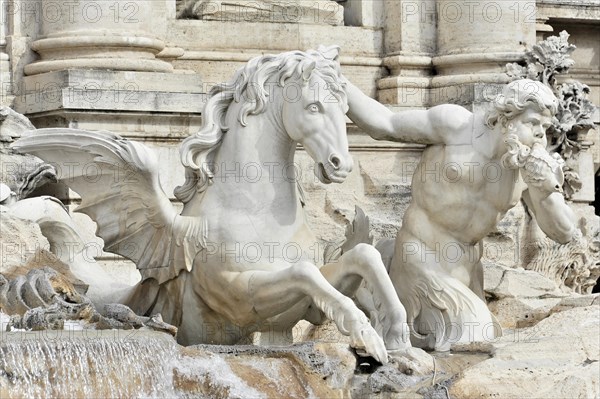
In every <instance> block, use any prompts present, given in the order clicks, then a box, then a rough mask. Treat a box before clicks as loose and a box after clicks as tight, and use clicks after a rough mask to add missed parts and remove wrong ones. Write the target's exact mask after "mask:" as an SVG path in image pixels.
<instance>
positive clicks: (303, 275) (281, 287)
mask: <svg viewBox="0 0 600 399" xmlns="http://www.w3.org/2000/svg"><path fill="white" fill-rule="evenodd" d="M247 273H251V276H250V277H249V293H250V298H251V300H252V304H253V308H254V311H255V312H256V313H257V314H258V315H259V316H260V317H261V318H264V319H267V318H271V317H275V316H278V315H280V314H281V313H284V312H286V311H287V310H289V309H290V308H291V307H292V306H294V305H295V304H296V303H297V302H298V301H301V300H302V299H303V298H305V297H309V298H311V300H312V302H313V303H314V305H315V306H316V307H317V308H318V309H319V310H321V311H322V312H323V313H324V314H325V315H326V316H327V318H329V319H331V320H333V322H334V323H335V324H336V326H337V327H338V329H339V331H340V332H341V333H342V334H344V335H349V336H350V342H351V346H352V347H354V348H356V349H362V350H364V351H365V352H367V353H368V354H369V355H371V356H373V357H374V358H375V359H376V360H378V361H380V362H382V363H385V362H387V352H386V348H385V344H384V342H383V340H382V339H381V337H379V335H378V334H377V332H376V331H375V330H374V329H373V327H372V326H371V323H370V322H369V319H368V318H367V317H366V316H365V314H364V313H363V312H362V311H361V310H360V309H358V308H357V307H356V305H355V304H354V302H353V301H352V299H350V298H348V297H347V296H345V295H343V294H342V293H341V292H339V291H338V290H336V289H335V288H334V287H333V286H332V285H331V284H330V283H329V282H328V281H327V280H326V279H325V277H324V276H323V275H322V274H321V272H320V271H319V269H318V268H317V267H316V266H315V265H313V264H311V263H308V262H301V263H298V264H296V265H293V266H291V267H289V268H287V269H283V270H279V271H276V272H266V271H251V272H247Z"/></svg>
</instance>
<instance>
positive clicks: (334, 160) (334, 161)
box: [329, 155, 342, 170]
mask: <svg viewBox="0 0 600 399" xmlns="http://www.w3.org/2000/svg"><path fill="white" fill-rule="evenodd" d="M329 163H330V164H331V166H333V168H334V169H336V170H337V169H339V168H340V166H341V165H342V161H340V159H339V158H338V157H337V156H335V155H332V156H330V157H329Z"/></svg>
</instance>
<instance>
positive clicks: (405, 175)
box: [0, 0, 600, 270]
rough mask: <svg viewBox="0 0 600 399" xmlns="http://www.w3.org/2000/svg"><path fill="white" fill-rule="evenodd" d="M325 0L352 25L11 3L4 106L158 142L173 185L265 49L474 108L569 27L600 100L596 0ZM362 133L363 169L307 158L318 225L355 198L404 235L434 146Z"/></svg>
mask: <svg viewBox="0 0 600 399" xmlns="http://www.w3.org/2000/svg"><path fill="white" fill-rule="evenodd" d="M150 3H152V4H151V5H150ZM221 3H223V2H221ZM325 3H330V4H325ZM103 4H104V3H103ZM315 4H318V5H317V8H319V7H331V5H335V6H336V7H341V8H336V14H335V15H337V16H338V17H337V18H338V19H337V21H338V25H337V26H332V24H328V23H327V22H326V21H323V20H321V19H322V18H325V17H326V16H327V15H328V14H327V13H326V12H323V13H319V12H316V13H315V14H314V15H316V16H317V17H316V20H313V21H310V20H306V19H304V20H302V21H295V20H292V21H281V20H277V21H265V20H263V21H260V20H259V21H256V20H253V21H248V20H245V19H244V18H238V19H237V20H235V19H234V20H230V19H227V18H205V19H204V20H197V19H181V18H177V17H176V12H177V10H176V7H177V2H176V1H175V0H159V1H152V2H147V1H139V2H138V1H135V2H131V1H115V2H111V4H108V3H107V4H104V5H101V4H99V5H96V4H95V3H94V2H92V1H83V2H81V3H80V4H79V5H78V6H76V7H75V6H68V5H66V6H65V5H62V4H58V3H56V2H52V1H49V0H36V1H31V2H18V1H16V0H8V1H2V2H0V5H2V7H3V9H2V10H3V12H4V14H3V18H5V19H6V21H7V22H8V23H6V24H2V29H3V30H2V31H0V73H1V76H2V90H3V91H2V102H3V103H4V104H10V105H11V106H12V107H13V108H15V109H16V110H18V111H20V112H22V113H24V114H26V115H27V116H28V117H29V118H30V119H31V120H32V122H33V123H34V124H35V125H36V126H37V127H53V126H69V127H79V128H85V129H108V130H112V131H115V132H116V133H118V134H121V135H123V136H125V137H128V138H134V139H136V140H141V141H144V142H145V143H146V144H148V145H150V146H152V147H155V148H157V150H158V151H159V154H160V159H161V161H162V162H163V165H164V168H163V171H164V174H163V183H164V185H165V189H166V191H167V192H168V193H172V189H173V188H174V187H175V186H177V185H179V184H181V182H182V181H183V173H182V169H181V167H180V163H179V161H178V155H177V150H176V149H177V146H178V143H179V142H180V140H181V139H183V138H184V137H187V136H188V135H190V134H191V133H193V132H195V131H196V130H197V129H198V127H199V125H200V121H201V115H200V114H201V110H202V106H203V102H204V101H205V99H206V95H205V94H206V93H207V92H208V90H209V89H210V87H211V86H212V85H213V84H214V83H217V82H221V81H224V80H227V79H229V78H230V77H231V75H232V73H233V72H234V71H235V70H236V69H237V68H239V67H240V66H242V65H243V64H244V63H245V62H246V61H248V60H249V59H250V58H252V57H254V56H256V55H260V54H263V53H278V52H282V51H287V50H293V49H308V48H316V47H317V46H318V45H320V44H325V45H327V44H338V45H340V46H341V48H342V53H341V64H342V69H343V71H344V73H345V75H346V76H347V77H348V79H350V80H351V81H352V82H353V83H355V84H356V85H357V86H358V87H359V88H361V89H362V90H363V91H365V92H366V93H368V94H369V95H371V96H373V97H377V98H378V99H379V100H380V101H381V102H384V103H388V104H389V106H390V107H391V108H393V109H406V108H424V107H428V106H431V105H434V104H438V103H443V102H455V103H459V104H462V105H464V106H466V107H468V108H473V107H477V106H479V105H480V104H482V105H485V101H486V100H489V99H490V96H493V94H494V93H496V92H497V91H496V89H495V88H496V87H497V84H502V83H504V82H505V81H506V80H507V77H506V75H504V69H503V68H504V66H505V64H506V63H508V62H512V61H518V60H519V59H520V58H521V57H522V54H523V51H524V50H525V48H526V47H527V46H531V45H532V44H534V43H535V41H536V40H537V39H542V38H544V37H545V36H548V35H550V34H557V33H558V32H559V31H560V30H562V29H566V30H568V31H569V32H570V33H571V42H572V43H574V44H575V45H577V46H578V50H577V51H576V52H575V53H574V54H573V58H574V59H575V61H576V66H575V67H574V68H573V71H572V72H573V75H572V77H573V78H575V79H579V80H581V81H582V82H583V83H585V84H587V85H589V86H590V87H591V90H592V92H591V95H590V97H591V100H592V101H593V102H594V103H596V104H600V98H598V96H599V95H600V91H599V89H598V88H599V87H600V85H599V80H598V76H600V74H599V73H598V72H599V71H600V67H599V65H600V61H599V59H598V54H600V51H599V50H598V42H597V40H595V38H596V37H597V34H598V29H599V28H598V26H599V25H598V20H600V5H599V4H597V3H596V2H589V3H586V4H583V5H581V4H578V3H575V2H567V3H565V2H558V1H552V0H540V1H538V2H537V10H536V8H535V7H533V6H534V4H533V3H532V2H529V1H520V0H519V1H516V2H492V1H483V2H477V4H473V2H468V1H445V0H438V1H434V0H415V1H402V2H400V1H397V0H385V1H371V0H348V1H345V2H339V3H336V2H324V1H320V2H315ZM57 7H58V8H57ZM111 7H112V8H111ZM328 9H329V8H328ZM319 10H320V11H324V10H325V11H326V9H319ZM341 10H343V12H341ZM342 14H343V20H344V25H341V17H340V15H342ZM215 19H216V20H215ZM225 19H227V20H225ZM299 22H302V23H299ZM119 37H120V38H127V40H125V39H123V40H121V39H118V38H119ZM111 40H112V41H111ZM119 40H120V41H119ZM92 48H93V50H91V49H92ZM114 49H117V50H115V51H118V57H117V56H116V53H115V52H114V51H113V50H114ZM7 66H10V70H8V71H7V69H6V67H7ZM7 82H8V83H9V84H7ZM598 115H599V114H598V113H596V115H595V121H596V123H598ZM589 140H590V141H591V142H594V143H596V145H594V146H592V147H591V148H590V152H589V154H590V156H589V159H586V161H585V162H586V166H585V168H583V170H584V171H585V176H583V177H584V178H585V181H584V188H585V190H586V191H585V192H586V193H588V194H586V196H584V197H581V198H579V199H578V200H577V201H578V202H579V203H580V205H581V206H585V205H588V204H589V203H591V202H592V201H593V199H594V198H593V193H594V190H593V187H594V186H593V179H594V175H595V174H596V173H597V169H598V166H599V165H600V145H598V144H600V140H599V139H598V134H597V132H594V133H593V134H591V135H590V139H589ZM349 141H350V146H351V150H352V154H353V157H354V160H355V169H354V170H355V172H354V173H353V174H352V175H351V176H350V178H349V180H348V181H347V182H346V183H345V184H343V185H330V186H324V185H322V184H320V183H318V182H315V180H314V178H313V176H314V175H313V172H312V169H311V168H312V165H311V162H310V161H309V159H308V157H307V156H306V155H305V154H304V153H302V152H301V153H300V155H299V158H298V160H299V163H300V165H301V171H302V173H301V178H302V183H303V185H304V187H305V190H306V193H307V197H308V202H307V211H308V218H309V222H310V224H311V225H312V226H313V228H314V229H315V231H316V233H317V235H318V236H319V237H321V238H322V239H323V243H324V245H325V244H326V243H329V242H336V241H339V240H341V239H342V238H343V234H344V230H345V225H346V223H347V222H348V220H351V219H352V218H353V212H354V206H355V205H359V206H361V207H362V208H363V209H364V210H365V212H366V213H367V215H369V216H370V218H371V221H372V224H373V233H374V235H375V238H376V239H379V238H382V237H392V236H394V235H395V230H396V228H397V227H398V226H399V225H400V224H401V218H402V214H403V212H404V210H405V209H406V206H407V205H408V202H409V200H410V178H411V175H412V171H413V170H414V167H415V166H416V163H417V162H418V159H419V156H420V151H421V147H419V146H416V145H403V144H393V143H386V142H376V141H374V140H372V139H370V138H369V137H367V136H366V135H365V134H364V133H362V132H360V131H358V130H357V129H356V128H354V127H353V126H352V125H349ZM48 192H49V193H50V194H54V195H57V196H59V197H60V198H61V199H63V200H65V202H66V203H67V204H68V205H69V206H71V207H73V206H74V205H75V204H77V203H78V201H79V200H78V196H77V195H76V194H74V193H73V192H69V191H67V190H66V189H65V188H64V187H61V186H56V185H55V186H53V187H50V188H48ZM590 193H592V194H591V196H590ZM589 209H590V208H588V212H589ZM592 213H593V211H592ZM76 219H77V220H78V222H79V223H80V224H81V226H82V230H83V231H85V232H84V233H83V234H84V236H85V237H86V238H87V239H89V240H90V242H93V243H95V244H94V248H97V247H98V246H100V244H101V242H100V241H99V240H97V239H95V238H93V231H94V228H93V226H92V224H91V222H90V221H89V220H88V219H87V218H86V217H83V216H80V215H78V216H77V217H76ZM493 240H494V236H492V237H490V242H492V241H493ZM101 257H102V258H103V259H105V264H106V267H107V268H110V269H112V270H119V269H122V267H121V265H123V264H124V263H125V262H124V261H123V260H121V259H120V258H116V257H114V256H113V255H110V254H102V255H101ZM511 266H515V265H514V264H513V265H511Z"/></svg>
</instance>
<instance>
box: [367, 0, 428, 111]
mask: <svg viewBox="0 0 600 399" xmlns="http://www.w3.org/2000/svg"><path fill="white" fill-rule="evenodd" d="M384 34H385V39H384V50H385V58H384V60H383V62H384V65H385V66H386V67H387V68H388V69H389V70H390V72H391V73H390V76H389V77H386V78H384V79H381V80H380V81H379V82H378V84H377V87H378V89H379V95H378V99H379V101H381V102H383V103H386V104H395V105H399V106H402V107H425V106H426V105H427V103H428V88H429V83H430V80H431V73H432V71H431V57H432V56H433V55H435V46H436V2H435V0H415V1H398V0H386V1H385V19H384Z"/></svg>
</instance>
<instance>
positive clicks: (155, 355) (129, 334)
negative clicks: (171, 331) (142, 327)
mask: <svg viewBox="0 0 600 399" xmlns="http://www.w3.org/2000/svg"><path fill="white" fill-rule="evenodd" d="M176 357H177V348H176V344H175V341H174V340H173V339H171V338H170V337H168V336H166V334H151V333H150V334H149V333H147V332H143V331H139V330H131V331H117V330H111V331H99V330H87V331H77V332H75V331H64V330H63V331H36V332H12V333H6V332H3V333H2V332H0V397H3V398H4V397H8V398H18V397H23V398H44V399H45V398H57V397H61V398H65V397H68V398H147V397H151V398H152V397H156V398H165V397H176V396H177V395H176V394H175V392H174V389H173V366H174V363H175V360H176Z"/></svg>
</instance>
